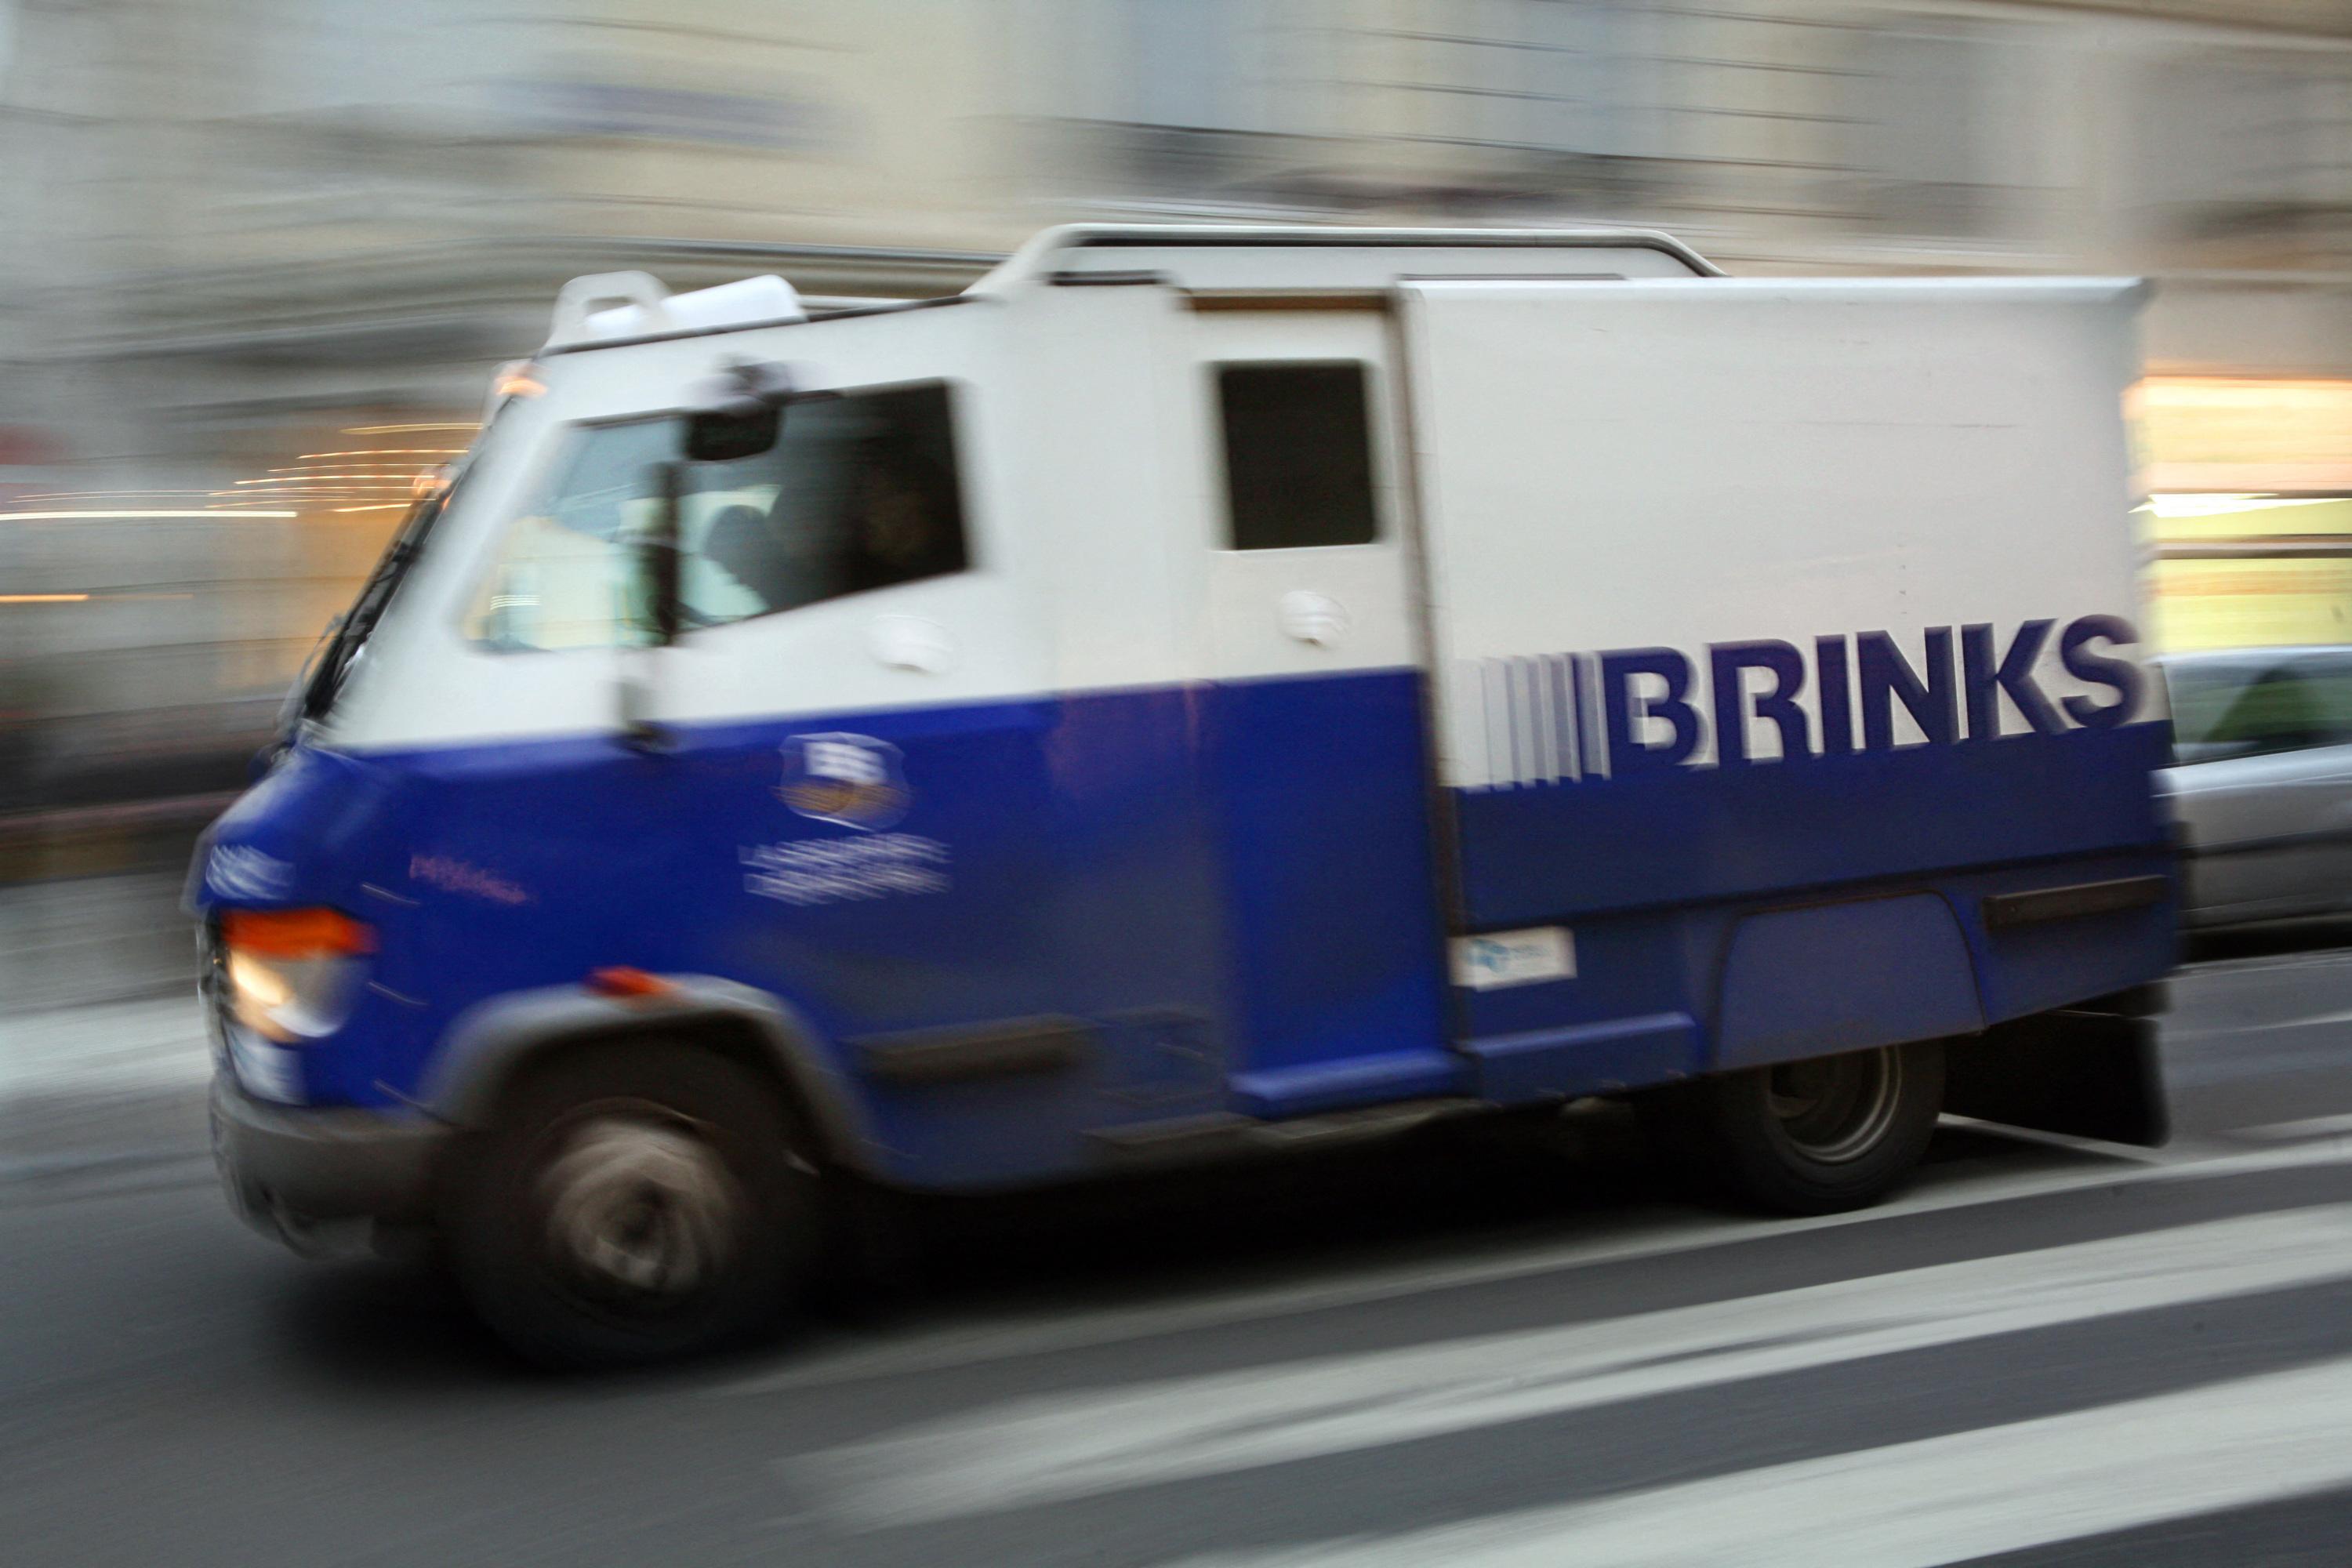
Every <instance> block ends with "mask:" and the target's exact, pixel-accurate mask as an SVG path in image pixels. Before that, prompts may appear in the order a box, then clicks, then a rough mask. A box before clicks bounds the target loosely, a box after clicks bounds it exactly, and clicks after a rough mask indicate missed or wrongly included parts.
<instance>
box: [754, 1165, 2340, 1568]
mask: <svg viewBox="0 0 2352 1568" xmlns="http://www.w3.org/2000/svg"><path fill="white" fill-rule="evenodd" d="M2346 1275H2352V1205H2328V1206H2326V1207H2320V1208H2310V1209H2299V1210H2288V1211H2284V1212H2281V1213H2275V1214H2262V1215H2252V1216H2246V1217H2240V1218H2235V1219H2227V1220H2218V1221H2212V1222H2210V1223H2206V1224H2200V1225H2192V1226H2179V1227H2175V1228H2170V1229H2165V1230H2156V1231H2147V1232H2141V1233H2138V1234H2136V1235H2131V1236H2125V1237H2114V1238H2110V1239H2105V1240H2100V1241H2092V1242H2081V1243H2074V1244H2072V1245H2068V1246H2063V1247H2045V1248H2042V1249H2038V1250H2035V1251H2030V1252H2019V1253H2011V1254H2006V1255H2003V1256H2000V1257H1994V1258H1976V1259H1970V1260H1968V1261H1964V1262H1956V1263H1941V1264H1936V1265H1933V1266H1930V1267H1927V1268H1913V1269H1906V1270H1902V1271H1900V1272H1895V1273H1890V1274H1879V1275H1872V1276H1865V1277H1864V1278H1860V1279H1841V1280H1837V1281H1834V1282H1832V1283H1829V1284H1824V1285H1814V1286H1807V1287H1804V1288H1802V1289H1794V1290H1785V1291H1778V1292H1773V1293H1770V1294H1767V1295H1760V1296H1748V1297H1738V1298H1733V1299H1730V1300H1717V1301H1708V1302H1705V1303H1701V1304H1698V1305H1695V1306H1689V1307H1679V1308H1673V1309H1669V1310H1664V1311H1656V1312H1648V1313H1642V1314H1637V1315H1634V1316H1631V1317H1623V1318H1615V1319H1606V1320H1601V1321H1593V1322H1581V1323H1570V1324H1562V1325H1551V1326H1547V1327H1544V1328H1539V1329H1531V1330H1518V1331H1510V1332H1506V1333H1496V1334H1488V1335H1483V1336H1480V1337H1477V1338H1473V1339H1464V1340H1455V1341H1448V1342H1439V1343H1435V1344H1424V1345H1414V1346H1410V1347H1407V1348H1403V1349H1399V1350H1391V1351H1381V1352H1371V1353H1369V1354H1347V1355H1332V1356H1324V1357H1318V1358H1316V1359H1313V1360H1308V1361H1304V1362H1297V1363H1290V1364H1287V1365H1282V1366H1274V1367H1255V1368H1250V1369H1246V1370H1243V1371H1238V1372H1229V1373H1212V1374H1208V1375H1203V1376H1196V1377H1181V1378H1171V1379H1166V1380H1162V1381H1159V1382H1153V1383H1147V1384H1132V1385H1128V1386H1123V1387H1118V1388H1111V1389H1103V1390H1093V1391H1084V1392H1079V1393H1075V1394H1053V1395H1046V1396H1043V1397H1039V1398H1034V1399H1022V1400H1014V1401H1010V1402H1007V1403H1005V1404H1002V1405H993V1406H990V1407H987V1408H984V1409H981V1410H977V1411H973V1412H971V1413H969V1414H963V1415H956V1416H952V1417H950V1418H948V1419H945V1420H942V1421H939V1422H935V1423H931V1424H929V1425H926V1426H919V1427H916V1428H914V1429H912V1430H910V1431H907V1432H904V1433H900V1434H898V1435H895V1436H889V1437H886V1438H882V1439H879V1440H877V1441H873V1442H868V1443H862V1444H856V1445H852V1446H847V1447H841V1448H835V1449H832V1450H829V1451H827V1452H824V1453H822V1454H817V1455H813V1456H810V1457H808V1458H805V1459H803V1460H801V1461H799V1462H798V1463H796V1464H795V1465H794V1467H793V1469H794V1473H795V1474H796V1475H797V1476H799V1477H800V1478H801V1479H803V1481H804V1482H805V1483H806V1484H805V1487H804V1490H805V1491H806V1493H807V1494H808V1495H810V1496H812V1497H815V1498H820V1499H822V1500H823V1502H822V1503H821V1504H820V1507H821V1508H822V1509H823V1510H824V1511H825V1512H826V1513H827V1515H828V1516H830V1517H832V1518H834V1519H835V1520H836V1521H838V1522H839V1523H841V1524H842V1525H844V1526H845V1527H848V1528H862V1529H873V1528H877V1527H881V1526H886V1525H896V1524H904V1523H909V1522H919V1521H934V1520H940V1519H948V1518H954V1517H958V1516H961V1515H966V1514H971V1513H978V1512H983V1511H989V1510H998V1509H1003V1508H1011V1507H1017V1506H1022V1505H1024V1504H1034V1503H1043V1502H1054V1501H1061V1500H1068V1499H1071V1498H1077V1497H1084V1496H1089V1495H1094V1494H1097V1493H1103V1492H1109V1491H1117V1490H1121V1489H1128V1488H1131V1487H1138V1486H1144V1485H1150V1484H1155V1483H1160V1482H1165V1481H1170V1480H1177V1479H1188V1478H1193V1477H1200V1476H1207V1475H1216V1474H1223V1473H1227V1472H1232V1471H1235V1470H1242V1469H1246V1468H1252V1467H1255V1466H1262V1465H1271V1464H1279V1463H1282V1462H1285V1461H1289V1460H1297V1459H1304V1458H1315V1457H1317V1456H1320V1455H1326V1454H1332V1453H1339V1452H1346V1451H1351V1450H1359V1449H1364V1448H1370V1447H1380V1446H1382V1445H1387V1444H1394V1443H1399V1442H1404V1441H1408V1440H1411V1439H1413V1438H1419V1437H1427V1436H1435V1435H1439V1434H1443V1433H1448V1432H1457V1431H1465V1430H1469V1429H1472V1428H1476V1427H1482V1426H1495V1425H1498V1424H1500V1423H1504V1422H1508V1421H1515V1420H1523V1419H1526V1418H1528V1417H1530V1416H1538V1415H1554V1414H1558V1413H1560V1412H1564V1411H1570V1410H1577V1409H1584V1408H1589V1407H1591V1406H1595V1405H1606V1404H1612V1403H1616V1402H1620V1401H1624V1400H1630V1399H1635V1398H1641V1397H1644V1396H1648V1395H1654V1394H1663V1393H1669V1392H1673V1391H1676V1390H1684V1389H1691V1388H1698V1387H1705V1386H1708V1385H1713V1384H1723V1383H1726V1382H1729V1381H1732V1380H1735V1379H1741V1378H1755V1377H1765V1376H1772V1375H1776V1374H1780V1373H1790V1372H1795V1371H1801V1370H1803V1369H1805V1368H1809V1367H1819V1366H1824V1365H1829V1364H1832V1363H1840V1362H1849V1361H1855V1360H1860V1359H1863V1358H1865V1357H1870V1356H1879V1355H1887V1354H1892V1353H1895V1352H1903V1351H1911V1350H1918V1349H1922V1348H1926V1347H1930V1346H1936V1345H1943V1344H1949V1343H1953V1342H1958V1341H1963V1340H1973V1339H1983V1338H1987V1337H1990V1336H1993V1335H1998V1334H2007V1333H2018V1332H2024V1331H2033V1330H2040V1329H2047V1328H2051V1327H2053V1326H2056V1325H2060V1324H2065V1323H2074V1322H2082V1321H2087V1320H2090V1319H2094V1318H2100V1317H2105V1316H2109V1315H2111V1314H2115V1313H2119V1312H2128V1311H2134V1310H2145V1309H2150V1308H2158V1307H2168V1306H2175V1305H2179V1304H2182V1303H2186V1302H2193V1301H2210V1300H2221V1299H2224V1298H2229V1297H2233V1296H2243V1295H2251V1294H2254V1293H2258V1292H2262V1291H2266V1290H2276V1289H2285V1288H2288V1287H2292V1286H2295V1285H2302V1284H2307V1283H2311V1282H2315V1281H2318V1280H2324V1279H2337V1278H2342V1277H2344V1276H2346ZM2347 1422H2352V1413H2347ZM2347 1462H2352V1461H2347ZM1437 1560H1438V1559H1426V1561H1437Z"/></svg>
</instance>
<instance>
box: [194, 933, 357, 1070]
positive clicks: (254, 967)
mask: <svg viewBox="0 0 2352 1568" xmlns="http://www.w3.org/2000/svg"><path fill="white" fill-rule="evenodd" d="M221 947H222V949H223V963H222V978H223V979H224V980H225V981H226V984H227V988H228V1003H229V1016H231V1017H233V1018H235V1019H236V1021H237V1022H238V1023H239V1024H242V1025H243V1026H245V1027H247V1028H248V1029H251V1030H252V1031H253V1032H254V1033H256V1034H257V1035H259V1036H261V1037H263V1038H264V1039H268V1040H275V1041H277V1042H278V1043H279V1044H281V1045H293V1044H299V1042H301V1041H304V1040H314V1039H317V1038H319V1037H321V1036H323V1035H331V1034H333V1033H334V1032H335V1031H336V1030H337V1029H339V1028H341V1027H342V1025H343V1020H344V1019H345V1018H346V1017H348V1016H350V1015H351V1008H352V999H353V998H354V997H355V996H357V995H358V994H359V987H360V978H361V973H362V970H363V969H364V968H365V966H366V962H367V955H368V954H369V953H371V952H374V951H375V932H374V931H372V930H370V929H369V928H368V927H367V926H365V925H363V924H362V923H361V922H360V921H355V920H353V919H352V918H351V917H350V916H349V915H345V914H342V913H341V912H339V911H337V910H230V911H228V912H227V913H226V914H225V915H223V916H222V917H221Z"/></svg>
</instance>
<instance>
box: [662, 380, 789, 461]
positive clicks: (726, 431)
mask: <svg viewBox="0 0 2352 1568" xmlns="http://www.w3.org/2000/svg"><path fill="white" fill-rule="evenodd" d="M792 395H793V378H792V374H791V373H790V372H789V371H787V370H785V368H784V367H783V366H782V365H780V364H776V363H771V362H767V361H753V360H746V361H743V362H741V363H737V364H733V365H730V366H729V367H728V369H727V372H726V374H723V375H719V376H715V377H713V378H712V379H710V380H709V381H706V382H703V383H701V384H698V385H697V386H696V387H694V388H693V390H692V394H691V395H690V396H689V397H688V402H687V415H686V436H685V440H684V443H683V446H684V450H685V454H686V458H687V460H688V461H689V462H695V463H731V462H734V461H736V460H738V459H740V458H756V457H758V456H759V455H760V454H761V453H762V452H764V451H767V450H768V449H769V448H770V447H773V446H774V445H775V444H776V437H778V436H779V435H780V434H782V430H783V426H784V405H785V403H786V402H788V401H789V400H790V399H791V397H792Z"/></svg>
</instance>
